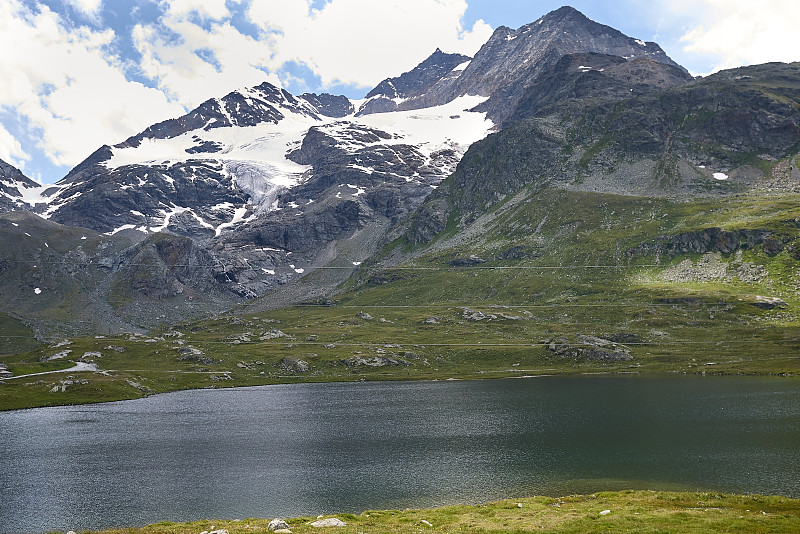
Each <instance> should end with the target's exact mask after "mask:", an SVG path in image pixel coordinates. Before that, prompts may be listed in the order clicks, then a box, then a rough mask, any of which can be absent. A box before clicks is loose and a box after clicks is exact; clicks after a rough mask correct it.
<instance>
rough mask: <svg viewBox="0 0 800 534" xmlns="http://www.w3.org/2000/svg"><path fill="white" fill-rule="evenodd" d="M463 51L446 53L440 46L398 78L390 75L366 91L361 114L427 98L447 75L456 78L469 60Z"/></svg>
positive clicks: (391, 109) (389, 108) (383, 110)
mask: <svg viewBox="0 0 800 534" xmlns="http://www.w3.org/2000/svg"><path fill="white" fill-rule="evenodd" d="M469 60H470V57H469V56H464V55H462V54H447V53H445V52H442V50H441V49H440V48H437V49H436V50H435V51H434V52H433V54H431V55H430V56H428V57H427V58H426V59H425V61H423V62H422V63H420V64H419V65H417V66H416V67H414V69H412V70H411V71H409V72H405V73H403V74H401V75H400V76H398V77H395V78H387V79H385V80H383V81H382V82H381V83H379V84H378V85H377V86H376V87H375V88H374V89H373V90H372V91H370V92H369V93H367V96H366V98H367V101H366V102H365V103H364V104H363V105H362V106H361V108H360V109H359V114H360V115H366V114H369V113H385V112H388V111H395V110H397V109H398V108H399V106H400V105H401V104H402V103H403V102H404V101H406V100H409V99H414V98H424V95H425V94H426V93H427V91H428V90H429V89H430V88H431V87H432V86H433V85H434V84H436V83H438V82H440V81H441V80H443V79H446V78H452V77H457V76H458V75H459V74H460V73H461V71H462V70H463V68H461V66H463V65H465V64H466V63H467V62H469Z"/></svg>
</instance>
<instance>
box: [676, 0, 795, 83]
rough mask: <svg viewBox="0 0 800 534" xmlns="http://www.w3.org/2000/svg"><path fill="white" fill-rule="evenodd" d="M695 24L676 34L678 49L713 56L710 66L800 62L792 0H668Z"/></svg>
mask: <svg viewBox="0 0 800 534" xmlns="http://www.w3.org/2000/svg"><path fill="white" fill-rule="evenodd" d="M670 4H671V6H670V9H672V10H673V11H677V12H679V14H684V15H685V14H694V20H696V21H697V22H695V23H693V24H691V25H690V29H689V30H688V31H686V32H685V33H684V35H683V37H681V41H682V42H683V43H684V50H685V51H687V52H691V53H696V54H704V55H709V56H712V57H713V58H714V64H715V67H714V69H713V70H715V71H716V70H720V69H725V68H731V67H737V66H740V65H750V64H757V63H766V62H770V61H784V62H792V61H800V37H798V28H797V23H798V20H800V3H798V2H797V1H796V0H762V1H760V2H753V1H752V0H698V1H693V2H687V1H685V0H684V1H678V2H674V1H673V2H670Z"/></svg>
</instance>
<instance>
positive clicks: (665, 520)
mask: <svg viewBox="0 0 800 534" xmlns="http://www.w3.org/2000/svg"><path fill="white" fill-rule="evenodd" d="M326 517H338V518H339V519H341V520H343V521H344V522H346V523H347V526H344V527H331V528H325V529H319V528H315V527H312V526H310V525H308V523H309V522H310V521H314V520H315V519H316V518H313V517H300V518H295V519H289V520H287V521H286V522H287V523H288V525H289V528H290V529H291V531H292V532H293V533H295V534H304V533H309V532H317V533H318V532H320V530H323V531H327V532H333V533H336V534H356V533H363V534H372V533H375V534H377V533H381V534H383V533H393V532H413V533H425V532H431V533H433V532H439V533H456V532H475V533H481V532H485V533H493V534H503V533H520V532H559V533H586V532H637V533H670V532H675V533H678V532H679V533H681V534H684V533H687V532H691V533H702V532H714V533H718V532H748V533H760V532H769V533H782V532H786V533H794V532H800V500H798V499H789V498H786V497H764V496H759V495H751V496H739V495H725V494H720V493H670V492H652V491H621V492H604V493H596V494H593V495H578V496H570V497H562V498H551V497H531V498H526V499H515V500H505V501H498V502H493V503H489V504H480V505H475V506H470V505H461V506H447V507H443V508H434V509H429V510H403V511H399V510H386V511H366V512H364V513H362V514H361V515H353V514H340V515H337V516H326ZM268 524H269V519H245V520H237V521H197V522H192V523H166V522H164V523H157V524H155V525H150V526H146V527H142V528H130V529H121V530H109V531H103V532H104V534H143V533H148V534H149V533H153V534H190V533H191V534H199V533H201V532H203V531H211V530H216V529H225V530H227V531H228V533H229V534H244V533H251V532H267V531H268V529H267V526H268Z"/></svg>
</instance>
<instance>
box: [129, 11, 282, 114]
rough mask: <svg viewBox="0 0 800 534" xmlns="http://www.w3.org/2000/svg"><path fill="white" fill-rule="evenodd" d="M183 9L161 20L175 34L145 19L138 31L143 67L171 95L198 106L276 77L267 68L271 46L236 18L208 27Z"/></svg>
mask: <svg viewBox="0 0 800 534" xmlns="http://www.w3.org/2000/svg"><path fill="white" fill-rule="evenodd" d="M168 13H169V12H168ZM180 13H181V14H180V15H170V14H167V15H165V16H164V17H162V18H161V20H160V24H161V26H162V27H163V28H166V29H168V30H169V31H170V32H171V35H165V33H164V31H163V29H162V28H161V27H158V26H156V25H154V24H148V25H141V24H140V25H137V26H136V27H135V28H134V30H133V39H134V43H135V46H136V48H137V49H138V51H139V53H140V54H141V56H142V59H141V69H142V72H143V73H144V74H145V75H146V76H147V77H149V78H150V79H152V80H154V82H155V83H156V85H157V86H158V87H159V88H160V89H161V90H163V91H164V92H166V94H168V95H169V97H170V98H171V99H173V100H175V101H178V102H181V103H182V104H184V106H186V107H188V108H192V107H195V106H197V105H198V104H200V103H201V102H203V101H204V100H206V99H208V98H210V97H215V96H222V95H225V94H227V93H228V92H230V91H232V90H235V89H238V88H240V87H244V86H248V85H257V84H259V83H261V82H263V81H264V80H265V79H268V78H270V77H269V76H268V75H267V74H266V73H265V71H264V69H266V68H267V65H269V64H270V62H271V59H270V58H271V52H270V49H269V47H267V46H265V45H264V44H262V43H260V42H259V41H257V40H256V39H254V38H253V37H250V36H248V35H244V34H243V33H241V32H240V31H239V30H237V29H236V28H235V27H234V26H232V25H231V24H230V22H227V21H226V22H215V23H213V24H211V25H210V29H206V28H204V27H202V26H200V25H198V24H196V23H194V22H192V21H191V20H189V19H188V18H187V15H188V14H189V13H190V12H186V11H180ZM175 36H177V39H176V38H175ZM271 78H272V81H274V82H275V83H280V82H279V81H278V80H277V78H275V77H271Z"/></svg>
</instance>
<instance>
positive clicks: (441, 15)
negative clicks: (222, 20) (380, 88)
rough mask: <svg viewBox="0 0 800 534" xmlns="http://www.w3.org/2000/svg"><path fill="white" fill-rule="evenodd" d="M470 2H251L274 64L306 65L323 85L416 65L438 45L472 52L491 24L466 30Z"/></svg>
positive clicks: (361, 81) (358, 81)
mask: <svg viewBox="0 0 800 534" xmlns="http://www.w3.org/2000/svg"><path fill="white" fill-rule="evenodd" d="M466 9H467V2H466V1H465V0H404V1H403V2H391V3H389V2H376V1H375V0H329V1H328V2H327V3H326V4H325V5H324V6H323V7H321V8H316V9H315V8H312V5H311V1H310V0H293V1H291V2H286V1H285V0H261V1H259V2H253V3H252V4H251V5H250V9H249V11H248V15H249V17H250V19H251V20H252V22H254V23H255V24H257V25H258V26H259V27H260V28H262V29H263V30H264V31H265V32H267V33H269V34H270V35H271V37H272V40H273V43H274V47H275V48H274V50H275V57H274V58H273V64H276V65H279V64H282V63H284V62H289V61H293V62H297V63H302V64H304V65H306V66H308V67H309V68H310V69H311V70H312V71H313V72H314V73H315V74H317V75H318V76H319V77H320V79H321V80H322V83H323V84H324V85H330V84H333V83H346V84H353V85H358V86H363V87H371V86H374V85H376V84H377V83H378V82H380V81H381V80H382V79H384V78H386V77H389V76H395V75H397V74H400V72H402V71H407V70H410V69H411V68H413V67H414V66H416V65H417V64H418V63H419V62H420V61H422V60H423V59H425V58H426V57H427V56H428V55H430V54H431V53H432V52H433V51H434V50H435V49H436V48H437V47H440V48H442V49H443V50H445V51H450V52H460V53H464V54H467V55H473V54H475V52H477V50H478V49H479V48H480V46H481V45H482V44H483V43H484V42H486V40H487V39H488V38H489V36H491V33H492V28H491V27H490V26H489V25H488V24H486V23H485V22H484V21H482V20H479V21H477V22H476V23H475V24H474V25H473V27H472V28H469V29H467V28H464V27H463V26H462V24H461V19H462V17H463V16H464V13H465V11H466Z"/></svg>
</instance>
